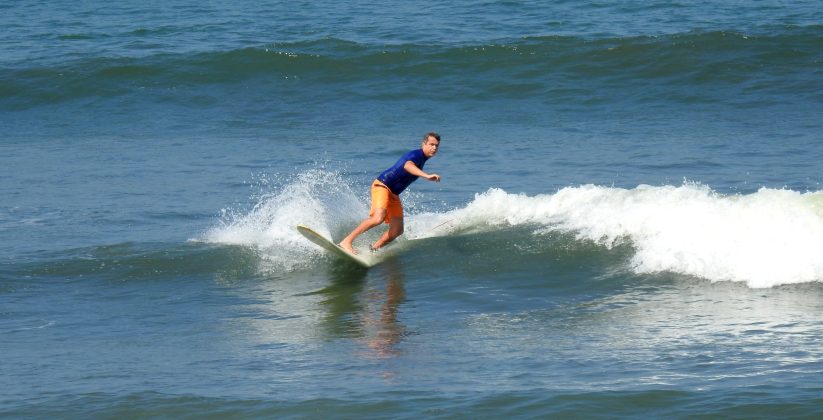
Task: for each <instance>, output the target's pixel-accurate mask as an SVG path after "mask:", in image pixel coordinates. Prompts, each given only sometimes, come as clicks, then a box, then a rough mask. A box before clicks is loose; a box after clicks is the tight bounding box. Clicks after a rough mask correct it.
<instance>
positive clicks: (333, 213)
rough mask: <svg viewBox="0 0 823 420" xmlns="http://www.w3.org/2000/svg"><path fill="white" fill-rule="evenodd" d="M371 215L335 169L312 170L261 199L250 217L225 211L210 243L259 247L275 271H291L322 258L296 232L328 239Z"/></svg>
mask: <svg viewBox="0 0 823 420" xmlns="http://www.w3.org/2000/svg"><path fill="white" fill-rule="evenodd" d="M366 212H367V208H366V207H365V204H364V202H363V201H362V200H361V199H359V198H358V196H357V194H355V193H354V192H353V190H352V189H351V188H350V187H349V185H348V184H347V183H346V182H345V181H344V180H343V178H342V176H341V175H340V174H339V173H337V172H333V171H326V170H323V169H319V168H318V169H311V170H308V171H305V172H302V173H300V174H298V175H297V176H296V177H295V178H294V179H293V180H291V181H289V182H287V183H285V185H283V186H282V188H280V189H277V187H275V191H274V192H271V193H266V194H263V195H261V196H260V198H259V199H258V202H257V203H256V204H255V206H254V207H253V208H252V209H251V210H250V211H249V212H248V213H239V212H237V211H235V210H224V212H223V213H224V216H223V220H221V222H220V226H217V227H215V228H213V229H211V230H210V231H209V232H208V233H207V234H206V238H205V240H206V241H207V242H214V243H222V244H230V245H241V246H248V247H252V248H255V249H257V250H258V251H259V254H260V256H261V258H262V259H263V260H264V261H267V262H268V263H269V264H270V265H271V268H272V269H275V270H280V269H285V270H287V271H289V270H293V269H296V268H298V267H301V266H305V265H306V264H308V263H309V262H311V260H313V259H316V258H317V257H318V256H320V255H323V253H322V250H320V249H319V248H317V247H316V246H314V245H312V244H311V243H309V242H308V241H307V240H306V239H305V238H303V237H302V236H301V235H300V234H299V233H298V232H297V230H296V229H295V226H297V225H298V224H307V225H309V226H311V227H312V228H313V229H315V230H317V231H318V232H319V233H321V234H323V235H326V236H327V237H336V236H338V235H339V233H340V232H342V231H344V230H345V229H350V228H351V226H352V225H353V224H354V223H356V222H357V220H358V219H357V218H358V217H362V215H365V214H366Z"/></svg>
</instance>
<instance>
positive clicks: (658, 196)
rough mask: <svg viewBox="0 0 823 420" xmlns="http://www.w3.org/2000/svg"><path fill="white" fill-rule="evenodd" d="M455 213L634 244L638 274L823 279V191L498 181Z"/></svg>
mask: <svg viewBox="0 0 823 420" xmlns="http://www.w3.org/2000/svg"><path fill="white" fill-rule="evenodd" d="M445 218H447V219H452V220H454V221H455V222H454V224H455V226H461V225H462V226H463V227H465V226H475V227H480V226H485V227H486V229H497V228H500V227H503V226H518V225H535V226H537V228H536V229H535V234H537V235H540V234H546V233H550V232H564V233H571V234H573V235H574V236H575V237H576V238H577V239H578V240H588V241H593V242H596V243H598V244H600V245H602V246H604V247H606V248H611V247H614V246H616V245H619V244H624V243H630V244H631V245H632V246H633V247H634V248H635V253H634V256H633V258H632V261H631V266H632V269H633V270H634V271H635V272H636V273H655V272H662V271H671V272H676V273H681V274H686V275H693V276H697V277H702V278H706V279H709V280H712V281H740V282H745V283H746V284H747V285H748V286H750V287H772V286H776V285H781V284H791V283H805V282H813V281H823V192H808V193H800V192H796V191H791V190H785V189H780V190H777V189H769V188H762V189H760V190H759V191H757V192H755V193H752V194H747V195H739V194H738V195H722V194H719V193H717V192H714V191H713V190H711V189H710V188H709V187H708V186H704V185H700V184H693V183H687V184H684V185H682V186H649V185H641V186H638V187H636V188H634V189H622V188H613V187H602V186H595V185H584V186H579V187H567V188H564V189H561V190H560V191H558V192H557V193H555V194H546V195H536V196H527V195H524V194H509V193H507V192H505V191H503V190H500V189H496V188H492V189H489V190H488V191H486V192H485V193H482V194H477V195H476V196H475V199H474V200H473V201H472V202H471V203H469V204H468V205H467V206H466V207H464V208H461V209H457V210H454V211H452V212H451V214H449V215H447V216H446V217H445Z"/></svg>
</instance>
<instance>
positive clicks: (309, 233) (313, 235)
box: [297, 225, 374, 268]
mask: <svg viewBox="0 0 823 420" xmlns="http://www.w3.org/2000/svg"><path fill="white" fill-rule="evenodd" d="M297 231H298V232H300V234H301V235H303V236H305V237H306V239H308V240H310V241H312V242H314V243H315V244H317V245H319V246H320V247H322V248H323V249H325V250H326V251H329V252H330V253H332V254H333V255H335V256H337V257H340V258H342V259H344V260H347V261H351V262H353V263H355V264H357V265H359V266H361V267H366V268H369V267H372V266H373V265H374V264H372V263H371V262H369V261H368V260H366V259H365V258H363V257H359V256H357V255H354V254H352V253H350V252H348V251H346V250H345V249H343V248H340V246H339V245H337V244H335V243H334V242H332V241H330V240H328V239H327V238H326V237H324V236H323V235H321V234H319V233H317V232H315V231H314V230H313V229H312V228H310V227H308V226H304V225H297Z"/></svg>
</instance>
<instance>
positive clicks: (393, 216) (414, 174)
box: [340, 133, 440, 254]
mask: <svg viewBox="0 0 823 420" xmlns="http://www.w3.org/2000/svg"><path fill="white" fill-rule="evenodd" d="M439 148H440V135H439V134H437V133H427V134H426V135H425V136H423V143H422V145H421V147H420V149H417V150H412V151H410V152H408V153H406V154H404V155H403V156H402V157H401V158H400V159H398V160H397V162H395V164H394V165H392V167H390V168H389V169H386V170H385V171H383V173H381V174H380V175H379V176H378V177H377V179H375V180H374V182H372V184H371V210H370V211H369V217H368V218H366V219H364V220H363V221H362V222H360V225H358V226H357V227H356V228H354V230H353V231H352V232H351V233H350V234H349V236H346V237H345V238H343V240H342V241H341V242H340V247H341V248H343V249H345V250H346V251H348V252H350V253H352V254H357V251H355V250H354V245H353V243H354V240H355V239H357V237H358V236H360V235H362V234H363V233H365V232H366V231H368V230H369V229H371V228H373V227H375V226H377V225H379V224H380V223H386V224H388V225H389V230H387V231H386V232H385V233H384V234H383V235H382V236H381V237H380V239H378V240H377V242H375V243H374V245H372V246H371V247H370V248H371V249H372V250H376V249H380V248H381V247H383V246H385V245H386V244H388V243H389V242H391V241H393V240H394V239H395V238H397V237H398V236H400V235H402V234H403V204H402V203H401V202H400V193H401V192H403V190H405V189H406V187H408V186H409V184H411V183H412V182H414V181H416V180H417V178H420V177H422V178H426V179H428V180H429V181H434V182H440V175H437V174H430V173H426V172H423V165H425V164H426V161H427V160H429V159H430V158H431V157H432V156H434V155H435V154H437V150H438V149H439Z"/></svg>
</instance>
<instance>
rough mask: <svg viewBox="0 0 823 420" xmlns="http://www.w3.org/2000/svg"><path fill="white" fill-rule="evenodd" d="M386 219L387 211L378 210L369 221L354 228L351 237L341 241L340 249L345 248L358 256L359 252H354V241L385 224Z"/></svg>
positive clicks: (364, 221)
mask: <svg viewBox="0 0 823 420" xmlns="http://www.w3.org/2000/svg"><path fill="white" fill-rule="evenodd" d="M385 218H386V209H376V210H375V211H374V214H372V215H371V216H369V218H368V219H365V220H363V221H362V222H360V225H358V226H357V227H356V228H354V230H353V231H351V233H350V234H349V236H346V237H345V238H343V240H342V241H340V248H343V249H345V250H346V251H348V252H350V253H352V254H355V255H356V254H357V251H355V250H354V240H355V239H357V237H358V236H360V235H362V234H363V233H365V232H366V231H368V230H369V229H371V228H373V227H375V226H377V225H379V224H380V223H383V219H385Z"/></svg>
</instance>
